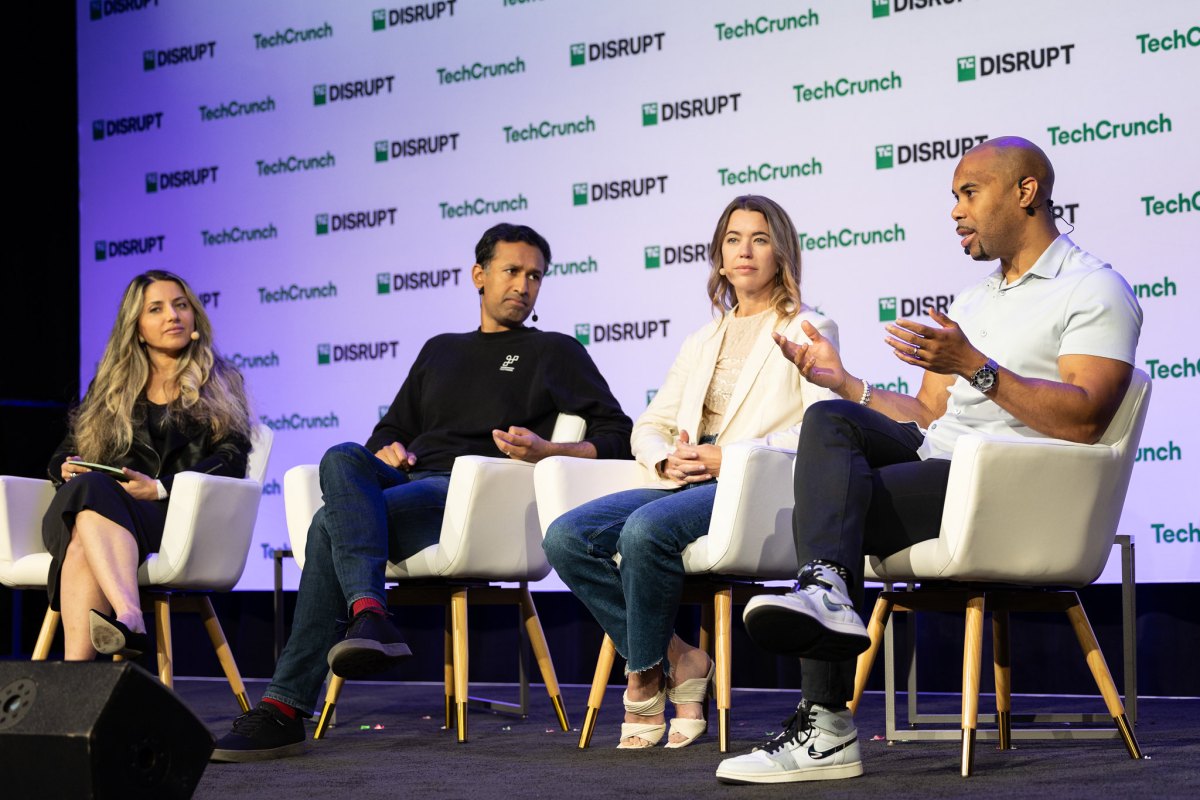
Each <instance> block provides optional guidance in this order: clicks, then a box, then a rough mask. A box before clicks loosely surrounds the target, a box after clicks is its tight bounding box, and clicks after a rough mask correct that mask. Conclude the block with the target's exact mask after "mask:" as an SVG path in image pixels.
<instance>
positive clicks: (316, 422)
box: [258, 411, 340, 432]
mask: <svg viewBox="0 0 1200 800" xmlns="http://www.w3.org/2000/svg"><path fill="white" fill-rule="evenodd" d="M258 419H259V422H261V423H262V424H263V425H266V426H267V427H268V428H270V429H271V430H273V431H275V432H279V431H304V430H311V429H313V428H336V427H338V424H339V422H340V420H338V416H337V414H335V413H333V412H332V411H330V412H329V413H328V414H326V415H325V416H323V417H306V416H304V415H303V414H299V413H297V414H280V415H279V416H278V417H268V416H266V415H265V414H264V415H259V418H258Z"/></svg>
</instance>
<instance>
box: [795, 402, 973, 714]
mask: <svg viewBox="0 0 1200 800" xmlns="http://www.w3.org/2000/svg"><path fill="white" fill-rule="evenodd" d="M922 438H923V437H922V434H921V431H920V429H919V428H918V427H917V424H916V423H914V422H905V423H900V422H895V421H893V420H891V419H889V418H888V417H886V416H884V415H883V414H880V413H879V412H878V411H874V410H873V409H871V408H869V407H867V406H862V405H859V404H858V403H855V402H852V401H849V400H829V401H826V402H822V403H816V404H814V405H812V406H811V407H809V409H808V411H807V412H806V413H805V415H804V425H803V427H802V428H801V429H800V444H799V448H798V450H797V453H796V476H795V481H796V483H795V491H796V507H795V510H794V511H793V512H792V531H793V535H794V536H795V539H796V555H797V558H798V560H799V563H800V565H801V566H803V565H804V564H806V563H808V562H809V561H815V560H818V559H821V560H825V561H832V562H834V563H836V564H839V565H841V566H843V567H845V568H846V570H847V571H848V572H849V573H850V581H849V583H848V585H847V589H848V590H849V592H850V599H851V600H852V601H853V602H854V607H855V608H856V609H857V610H858V613H859V614H860V615H862V616H863V617H864V619H865V618H866V616H867V614H868V613H869V612H868V611H867V609H864V608H863V562H864V557H865V556H866V555H868V554H869V555H875V556H889V555H891V554H893V553H896V552H899V551H900V550H903V549H905V548H907V547H910V546H912V545H914V544H916V543H917V542H921V541H924V540H926V539H936V538H937V536H938V531H939V528H940V526H941V520H942V505H943V504H944V502H945V499H946V483H947V481H948V479H949V476H950V462H949V461H948V460H946V459H930V460H928V461H922V460H921V459H920V458H919V457H918V456H917V452H916V451H917V448H918V447H920V445H921V441H922ZM800 665H801V666H800V670H801V682H800V685H801V690H802V691H803V693H804V697H805V698H806V699H807V700H809V701H810V702H813V703H820V704H821V705H826V706H832V707H834V708H837V707H840V706H842V705H845V704H846V703H847V702H849V701H850V700H851V699H852V698H853V696H854V668H855V660H854V659H848V660H846V661H838V662H833V661H816V660H813V659H801V661H800Z"/></svg>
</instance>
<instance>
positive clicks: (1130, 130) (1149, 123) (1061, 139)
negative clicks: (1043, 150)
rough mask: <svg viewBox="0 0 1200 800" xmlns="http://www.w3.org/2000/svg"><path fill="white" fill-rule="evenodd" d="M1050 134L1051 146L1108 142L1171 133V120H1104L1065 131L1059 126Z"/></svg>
mask: <svg viewBox="0 0 1200 800" xmlns="http://www.w3.org/2000/svg"><path fill="white" fill-rule="evenodd" d="M1046 130H1047V131H1048V132H1049V134H1050V144H1051V145H1060V144H1064V145H1065V144H1072V143H1074V144H1078V143H1080V142H1095V141H1101V142H1106V141H1108V140H1109V139H1129V138H1132V137H1134V136H1154V135H1157V134H1160V133H1170V132H1171V130H1172V125H1171V118H1170V117H1168V116H1166V115H1165V114H1163V113H1161V112H1160V113H1159V115H1158V119H1150V120H1135V121H1134V122H1110V121H1108V120H1106V119H1102V120H1100V121H1099V122H1097V123H1096V124H1094V125H1093V124H1090V123H1087V122H1085V123H1083V125H1081V126H1080V127H1078V128H1072V129H1070V130H1063V129H1062V127H1060V126H1058V125H1054V126H1051V127H1049V128H1046Z"/></svg>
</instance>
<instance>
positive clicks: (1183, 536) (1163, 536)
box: [1150, 522, 1200, 544]
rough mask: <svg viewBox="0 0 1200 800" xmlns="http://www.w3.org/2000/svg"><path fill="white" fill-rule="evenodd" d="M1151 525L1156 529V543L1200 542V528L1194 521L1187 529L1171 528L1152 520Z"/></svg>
mask: <svg viewBox="0 0 1200 800" xmlns="http://www.w3.org/2000/svg"><path fill="white" fill-rule="evenodd" d="M1150 527H1151V528H1152V529H1153V530H1154V543H1155V544H1164V543H1165V544H1171V543H1174V544H1196V543H1197V542H1200V528H1197V527H1196V525H1195V523H1192V522H1189V523H1188V524H1187V530H1186V531H1185V530H1184V529H1183V528H1179V529H1178V530H1171V529H1170V528H1168V527H1167V526H1166V525H1164V524H1162V523H1161V522H1151V523H1150Z"/></svg>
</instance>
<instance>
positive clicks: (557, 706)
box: [521, 586, 571, 731]
mask: <svg viewBox="0 0 1200 800" xmlns="http://www.w3.org/2000/svg"><path fill="white" fill-rule="evenodd" d="M521 616H522V618H523V619H524V622H525V632H526V633H527V634H529V645H530V646H531V647H532V648H533V657H534V658H535V659H537V664H538V669H539V670H541V673H542V682H543V683H544V684H546V694H548V695H550V702H551V703H552V704H553V705H554V713H555V715H556V716H557V717H558V725H559V727H560V728H562V729H563V730H564V731H569V730H571V723H570V721H569V720H568V719H567V709H566V707H565V706H564V705H563V699H562V690H561V689H560V688H559V686H558V676H557V675H556V674H555V673H554V661H553V659H551V658H550V647H549V646H548V645H547V644H546V632H545V631H543V630H542V621H541V618H539V617H538V613H537V606H535V605H534V604H533V595H531V594H530V593H529V588H528V586H526V587H525V588H523V589H522V590H521Z"/></svg>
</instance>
